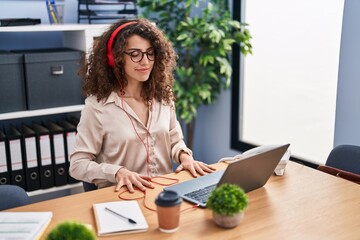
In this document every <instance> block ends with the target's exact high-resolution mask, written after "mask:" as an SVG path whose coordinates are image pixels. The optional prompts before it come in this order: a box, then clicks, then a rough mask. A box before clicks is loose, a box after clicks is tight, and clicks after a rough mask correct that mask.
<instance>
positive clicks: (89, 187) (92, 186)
mask: <svg viewBox="0 0 360 240" xmlns="http://www.w3.org/2000/svg"><path fill="white" fill-rule="evenodd" d="M82 184H83V188H84V191H85V192H89V191H93V190H96V189H98V188H97V186H96V185H95V184H93V183H89V182H82Z"/></svg>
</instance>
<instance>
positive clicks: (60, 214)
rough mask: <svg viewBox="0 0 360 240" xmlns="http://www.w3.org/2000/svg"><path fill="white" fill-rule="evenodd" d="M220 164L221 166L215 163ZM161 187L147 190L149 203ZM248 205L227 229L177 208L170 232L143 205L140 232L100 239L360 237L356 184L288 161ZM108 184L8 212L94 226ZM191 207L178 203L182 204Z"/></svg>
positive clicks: (203, 212)
mask: <svg viewBox="0 0 360 240" xmlns="http://www.w3.org/2000/svg"><path fill="white" fill-rule="evenodd" d="M215 166H216V167H217V168H218V169H220V168H225V167H226V164H224V163H221V164H215ZM168 176H169V177H174V178H179V179H181V181H183V180H186V179H190V178H191V176H190V175H189V174H188V173H187V172H181V173H179V174H169V175H168ZM162 188H163V187H162V186H158V187H156V188H155V189H154V190H149V191H147V204H148V205H152V204H153V201H154V199H155V197H156V196H157V195H158V193H159V192H160V191H161V190H162ZM248 196H249V200H250V202H249V207H248V208H247V209H246V210H245V218H244V220H243V222H242V223H241V224H240V225H239V226H238V227H236V228H234V229H230V230H226V229H222V228H219V227H217V226H216V225H215V224H214V223H213V221H212V213H211V211H210V210H208V209H199V208H198V209H191V210H186V211H184V212H182V214H181V216H180V229H179V230H178V231H177V232H175V233H171V234H169V233H162V232H160V231H159V230H158V225H157V215H156V212H154V211H151V210H148V209H146V208H145V207H144V201H143V199H140V200H139V203H140V205H141V207H142V210H143V213H144V215H145V218H146V220H147V221H148V224H149V230H148V231H147V232H145V233H134V234H126V235H121V236H120V237H119V236H114V237H103V238H99V239H121V238H126V239H157V240H160V239H247V240H248V239H292V240H293V239H299V240H303V239H307V240H308V239H327V240H329V239H336V240H339V239H346V240H348V239H360V185H357V184H355V183H352V182H349V181H346V180H343V179H339V178H337V177H334V176H330V175H328V174H325V173H323V172H320V171H316V170H314V169H311V168H308V167H306V166H303V165H300V164H297V163H294V162H290V163H289V164H288V166H287V167H286V172H285V175H284V176H275V175H274V176H272V177H271V178H270V180H269V181H268V182H267V184H266V185H265V187H262V188H260V189H257V190H254V191H252V192H249V193H248ZM117 200H119V198H118V193H115V192H114V191H113V188H112V187H110V188H105V189H100V190H97V191H92V192H86V193H80V194H76V195H72V196H67V197H62V198H58V199H54V200H49V201H44V202H39V203H35V204H30V205H27V206H23V207H18V208H13V209H10V210H8V211H52V212H53V213H54V216H53V219H52V221H51V223H50V225H49V227H48V228H47V232H48V231H50V230H51V229H52V228H53V227H54V226H55V225H56V224H58V223H59V222H62V221H63V220H70V219H72V220H77V221H80V222H82V223H87V224H91V225H92V226H94V228H95V230H96V227H95V220H94V216H93V211H92V204H93V203H100V202H108V201H117ZM189 206H191V205H190V204H189V203H186V202H183V204H182V208H183V209H186V208H188V207H189Z"/></svg>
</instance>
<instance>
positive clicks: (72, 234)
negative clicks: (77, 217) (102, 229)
mask: <svg viewBox="0 0 360 240" xmlns="http://www.w3.org/2000/svg"><path fill="white" fill-rule="evenodd" d="M55 239H56V240H61V239H64V240H65V239H66V240H78V239H84V240H95V239H96V235H95V233H94V231H93V230H92V229H91V228H90V227H88V226H87V225H85V224H82V223H79V222H76V221H64V222H61V223H59V224H58V225H56V226H55V227H54V228H53V229H52V230H51V231H50V233H49V235H48V236H47V237H46V240H55Z"/></svg>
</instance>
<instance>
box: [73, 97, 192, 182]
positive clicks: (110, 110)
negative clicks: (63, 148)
mask: <svg viewBox="0 0 360 240" xmlns="http://www.w3.org/2000/svg"><path fill="white" fill-rule="evenodd" d="M121 101H122V100H121V98H120V97H119V96H118V95H117V94H116V93H115V92H112V93H111V94H110V96H109V97H108V99H107V100H106V101H105V100H104V101H100V102H98V101H97V100H96V97H95V96H90V97H88V98H87V99H86V100H85V107H84V109H83V110H82V112H81V118H80V123H79V125H78V127H77V131H78V133H77V135H76V140H75V147H74V152H73V154H71V157H70V169H69V173H70V175H71V176H72V177H73V178H75V179H78V180H82V181H86V182H92V183H95V184H96V185H97V186H98V187H99V188H102V187H106V186H110V185H114V184H115V183H116V180H115V174H116V173H117V171H118V170H119V169H120V168H121V167H126V168H127V169H128V170H130V171H134V172H137V173H139V174H140V175H147V176H150V177H155V176H157V175H162V174H167V173H170V172H172V164H171V159H173V160H174V161H175V162H176V163H179V153H180V151H181V150H183V151H185V152H187V153H188V154H189V155H192V152H191V150H190V149H188V148H187V147H186V145H185V143H184V140H183V133H182V130H181V127H180V124H179V122H178V121H177V119H176V113H175V109H174V107H173V106H172V105H164V104H162V103H160V102H158V101H154V103H153V108H152V111H150V112H149V120H148V125H147V126H145V125H144V124H143V123H142V122H141V121H140V120H139V118H138V117H137V115H136V114H135V113H134V111H132V109H131V108H130V106H129V105H127V103H126V102H125V101H124V102H123V103H122V102H121ZM123 106H124V109H123ZM126 112H127V113H128V114H127V113H126ZM130 119H131V120H130ZM147 133H148V134H147ZM147 135H148V136H147ZM139 137H140V138H141V140H142V141H141V140H140V138H139ZM147 146H148V151H149V160H150V161H149V162H148V161H147V150H146V148H147Z"/></svg>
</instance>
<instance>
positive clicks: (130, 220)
mask: <svg viewBox="0 0 360 240" xmlns="http://www.w3.org/2000/svg"><path fill="white" fill-rule="evenodd" d="M105 210H108V211H109V212H112V213H113V214H116V215H117V216H119V217H122V218H125V219H126V220H128V221H129V223H132V224H136V222H135V221H134V220H132V219H131V218H128V217H125V216H123V215H121V214H120V213H117V212H115V211H114V210H111V209H110V208H108V207H105Z"/></svg>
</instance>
